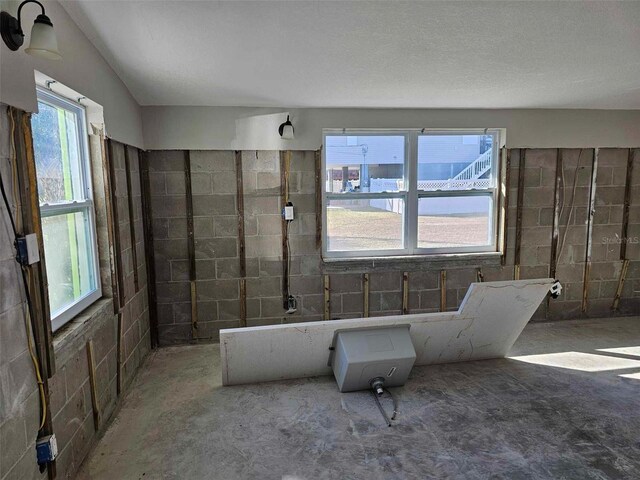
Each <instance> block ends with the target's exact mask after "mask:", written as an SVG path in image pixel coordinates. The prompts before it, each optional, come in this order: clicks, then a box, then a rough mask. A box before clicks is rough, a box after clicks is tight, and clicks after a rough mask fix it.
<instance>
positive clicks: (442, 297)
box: [440, 270, 447, 312]
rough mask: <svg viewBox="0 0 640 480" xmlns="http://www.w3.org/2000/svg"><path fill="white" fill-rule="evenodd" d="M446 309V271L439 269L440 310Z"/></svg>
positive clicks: (444, 310)
mask: <svg viewBox="0 0 640 480" xmlns="http://www.w3.org/2000/svg"><path fill="white" fill-rule="evenodd" d="M446 310H447V271H446V270H440V311H441V312H446Z"/></svg>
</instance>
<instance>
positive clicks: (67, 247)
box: [42, 210, 96, 318]
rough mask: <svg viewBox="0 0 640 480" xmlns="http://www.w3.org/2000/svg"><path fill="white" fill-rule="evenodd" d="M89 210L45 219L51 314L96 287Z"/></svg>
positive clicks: (45, 249)
mask: <svg viewBox="0 0 640 480" xmlns="http://www.w3.org/2000/svg"><path fill="white" fill-rule="evenodd" d="M89 220H90V217H89V211H88V210H83V211H80V212H74V213H68V214H61V215H55V216H51V217H43V218H42V234H43V238H44V252H45V258H46V267H47V280H48V282H49V304H50V305H51V317H52V318H54V317H56V316H57V315H58V314H59V313H60V312H61V311H63V310H65V309H66V308H67V307H69V306H71V305H72V304H74V303H76V302H77V301H78V300H79V299H80V298H82V297H85V296H86V295H88V294H89V293H91V292H93V291H95V290H96V272H95V266H94V264H93V258H95V257H94V255H93V246H92V237H91V229H90V223H89Z"/></svg>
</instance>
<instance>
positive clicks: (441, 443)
mask: <svg viewBox="0 0 640 480" xmlns="http://www.w3.org/2000/svg"><path fill="white" fill-rule="evenodd" d="M393 391H394V394H395V395H396V397H397V399H398V403H399V415H398V418H397V421H396V422H395V424H394V425H393V426H392V427H391V428H389V427H387V426H386V424H385V423H384V422H383V419H382V417H381V415H380V413H379V412H378V410H377V408H376V405H375V403H374V401H373V398H372V397H371V396H370V394H369V393H368V392H357V393H347V394H341V393H339V392H338V390H337V388H336V384H335V381H334V379H333V378H332V377H320V378H311V379H300V380H293V381H282V382H273V383H268V384H260V385H244V386H234V387H222V386H221V381H220V355H219V346H218V345H199V346H185V347H171V348H164V349H160V350H157V351H156V352H154V353H152V354H151V356H150V358H149V359H148V361H147V363H146V365H145V366H144V367H143V369H142V371H141V372H140V374H139V375H138V377H137V379H136V380H135V383H134V386H133V387H132V388H131V390H130V392H129V393H128V394H127V396H126V398H125V399H124V402H123V406H122V408H121V410H120V411H119V413H118V415H117V417H116V418H115V420H114V421H113V423H112V425H111V426H110V427H109V428H108V430H107V432H106V433H105V435H104V437H103V438H102V439H101V440H100V441H99V443H98V444H97V445H96V447H95V448H94V449H93V451H92V453H91V454H90V456H89V457H88V458H87V460H86V461H85V463H84V465H83V466H82V468H81V470H80V472H79V475H78V478H80V479H83V480H84V479H94V480H102V479H109V480H113V479H188V480H191V479H254V478H260V479H287V480H303V479H304V480H310V479H367V480H368V479H414V478H415V479H431V478H433V479H443V478H462V479H485V478H505V479H538V478H540V479H542V478H544V479H547V478H554V479H555V478H562V479H580V480H584V479H610V478H629V479H637V478H640V317H627V318H611V319H598V320H582V321H568V322H556V323H535V324H530V325H528V326H527V328H526V329H525V331H524V333H523V334H522V336H521V337H520V338H519V340H518V342H517V343H516V345H515V346H514V348H513V349H512V353H511V354H510V358H507V359H499V360H485V361H477V362H469V363H458V364H448V365H435V366H429V367H415V368H414V370H413V371H412V374H411V376H410V378H409V381H408V383H407V384H406V385H405V386H404V387H402V388H396V389H394V390H393ZM383 405H385V406H386V407H387V408H388V409H389V408H390V407H391V405H390V402H389V401H388V400H385V399H384V398H383Z"/></svg>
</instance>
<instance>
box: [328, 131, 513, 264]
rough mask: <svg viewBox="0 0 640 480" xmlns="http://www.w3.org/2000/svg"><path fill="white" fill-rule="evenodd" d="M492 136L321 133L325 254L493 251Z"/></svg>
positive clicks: (496, 138) (494, 133) (470, 133)
mask: <svg viewBox="0 0 640 480" xmlns="http://www.w3.org/2000/svg"><path fill="white" fill-rule="evenodd" d="M499 144H500V139H499V132H498V131H497V130H464V131H426V130H409V131H385V132H371V131H358V132H355V131H348V130H347V131H344V130H339V131H333V130H325V131H324V148H323V165H324V171H325V188H324V192H323V213H324V215H323V223H324V225H323V227H324V244H323V255H324V256H325V257H327V258H337V257H371V256H392V255H428V254H443V253H474V252H476V253H480V252H491V251H496V249H497V246H496V224H497V208H496V205H497V203H496V202H497V180H496V178H497V170H498V167H497V158H498V149H499Z"/></svg>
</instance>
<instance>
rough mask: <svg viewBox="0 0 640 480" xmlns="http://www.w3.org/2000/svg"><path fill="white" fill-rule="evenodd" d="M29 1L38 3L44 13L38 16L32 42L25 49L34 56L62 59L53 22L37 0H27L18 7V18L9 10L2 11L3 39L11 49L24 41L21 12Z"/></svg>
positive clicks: (0, 26)
mask: <svg viewBox="0 0 640 480" xmlns="http://www.w3.org/2000/svg"><path fill="white" fill-rule="evenodd" d="M27 3H37V4H38V5H40V8H41V9H42V13H41V14H40V15H38V16H37V18H36V20H35V22H33V28H32V29H31V43H30V44H29V47H28V48H26V49H25V52H27V53H28V54H29V55H33V56H34V57H41V58H47V59H49V60H60V59H61V58H62V55H60V53H59V52H58V41H57V40H56V34H55V32H54V31H53V23H51V20H50V19H49V17H47V16H46V15H45V13H44V6H43V5H42V4H41V3H40V2H38V1H37V0H25V1H24V2H22V3H21V4H20V6H19V7H18V18H15V17H13V16H12V15H11V14H9V13H8V12H1V13H0V33H1V34H2V40H4V43H5V44H6V45H7V47H9V49H10V50H13V51H15V50H18V49H19V48H20V47H21V46H22V44H23V43H24V32H23V31H22V22H21V20H22V19H21V13H22V7H24V6H25V5H26V4H27Z"/></svg>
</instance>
